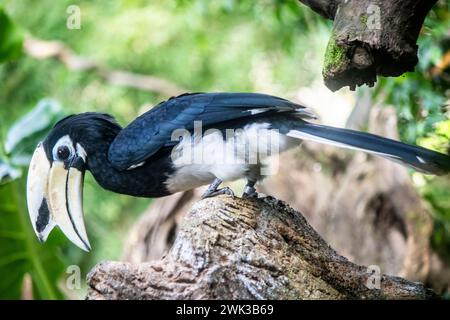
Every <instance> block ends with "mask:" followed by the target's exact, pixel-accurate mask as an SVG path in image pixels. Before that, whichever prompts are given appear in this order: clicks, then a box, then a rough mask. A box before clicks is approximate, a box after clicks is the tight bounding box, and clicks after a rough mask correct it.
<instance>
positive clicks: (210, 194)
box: [202, 187, 234, 199]
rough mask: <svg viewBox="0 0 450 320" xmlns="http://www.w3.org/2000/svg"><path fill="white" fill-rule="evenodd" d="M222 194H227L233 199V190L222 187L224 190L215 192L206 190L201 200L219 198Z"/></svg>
mask: <svg viewBox="0 0 450 320" xmlns="http://www.w3.org/2000/svg"><path fill="white" fill-rule="evenodd" d="M222 194H227V195H229V196H232V197H233V198H234V192H233V190H231V189H230V187H224V188H221V189H216V190H209V189H208V190H206V192H205V193H204V194H203V195H202V199H206V198H212V197H215V196H219V195H222Z"/></svg>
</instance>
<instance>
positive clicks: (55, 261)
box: [0, 100, 64, 299]
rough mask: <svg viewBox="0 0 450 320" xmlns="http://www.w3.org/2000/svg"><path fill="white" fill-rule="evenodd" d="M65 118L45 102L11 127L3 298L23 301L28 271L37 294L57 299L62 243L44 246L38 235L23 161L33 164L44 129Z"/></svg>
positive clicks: (2, 200) (2, 234)
mask: <svg viewBox="0 0 450 320" xmlns="http://www.w3.org/2000/svg"><path fill="white" fill-rule="evenodd" d="M58 117H60V113H59V107H58V106H57V105H55V104H53V103H51V102H50V101H46V100H45V101H41V102H40V103H39V104H38V106H37V107H36V108H35V109H34V110H33V111H32V112H30V113H29V114H28V115H26V116H25V117H23V118H22V119H20V120H19V121H18V122H16V123H15V124H14V125H13V126H12V127H11V129H10V130H9V131H8V134H7V139H6V144H5V146H6V147H7V150H6V151H7V155H6V156H3V159H1V158H0V173H1V172H2V171H3V173H2V174H0V213H1V214H0V243H1V245H0V274H2V275H7V276H2V277H0V299H5V298H7V299H18V298H20V297H21V295H22V282H23V279H24V277H25V275H29V276H30V277H31V280H32V291H33V292H32V294H33V297H35V298H41V299H58V298H62V297H63V295H62V293H61V291H60V289H59V288H58V281H59V279H60V277H61V274H62V273H63V272H64V264H63V261H62V259H61V258H60V257H59V255H58V252H59V250H58V247H59V245H60V243H58V241H55V239H53V241H49V243H48V244H46V246H45V247H44V246H42V245H40V244H39V242H38V241H37V240H36V238H35V236H34V231H33V228H32V227H31V224H30V222H29V218H28V213H27V208H26V205H25V201H24V199H25V197H24V194H25V176H24V175H22V174H21V173H22V167H21V166H23V163H28V162H29V159H30V158H31V154H32V152H33V150H34V147H35V146H36V144H37V142H38V141H39V139H40V138H41V137H42V134H43V132H45V131H47V130H48V129H49V128H51V126H52V125H53V123H54V122H55V121H56V119H57V118H58Z"/></svg>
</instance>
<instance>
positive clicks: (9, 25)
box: [0, 7, 23, 63]
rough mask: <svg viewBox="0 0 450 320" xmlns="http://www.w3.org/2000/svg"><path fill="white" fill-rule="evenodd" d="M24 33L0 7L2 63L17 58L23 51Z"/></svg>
mask: <svg viewBox="0 0 450 320" xmlns="http://www.w3.org/2000/svg"><path fill="white" fill-rule="evenodd" d="M22 42H23V34H22V31H21V30H20V29H19V27H17V25H16V24H15V23H14V22H13V21H12V20H11V19H10V18H9V17H8V16H7V15H6V13H5V11H4V10H3V8H2V7H0V63H2V62H5V61H7V60H11V59H15V58H17V57H18V56H19V55H20V53H21V52H22Z"/></svg>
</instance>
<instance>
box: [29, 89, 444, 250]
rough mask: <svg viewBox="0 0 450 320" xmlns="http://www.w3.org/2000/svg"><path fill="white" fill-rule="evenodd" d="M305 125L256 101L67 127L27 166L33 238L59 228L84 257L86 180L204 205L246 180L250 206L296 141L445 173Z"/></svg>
mask: <svg viewBox="0 0 450 320" xmlns="http://www.w3.org/2000/svg"><path fill="white" fill-rule="evenodd" d="M311 118H314V115H313V113H312V112H311V111H310V110H308V109H307V108H305V107H304V106H301V105H299V104H296V103H293V102H290V101H288V100H285V99H282V98H278V97H274V96H269V95H265V94H255V93H194V94H183V95H181V96H178V97H175V98H171V99H169V100H168V101H165V102H162V103H160V104H159V105H157V106H156V107H154V108H152V109H151V110H149V111H148V112H146V113H144V114H143V115H141V116H140V117H138V118H137V119H136V120H134V121H133V122H132V123H131V124H130V125H128V126H127V127H126V128H123V129H122V128H121V127H120V125H118V124H117V122H116V121H115V120H114V118H113V117H111V116H109V115H106V114H100V113H91V112H89V113H82V114H78V115H72V116H69V117H66V118H64V119H62V120H61V121H59V122H58V123H57V124H56V125H55V126H54V128H53V129H52V130H51V131H50V133H49V134H48V136H47V137H46V138H45V140H44V141H43V142H41V143H39V145H38V146H37V148H36V150H35V152H34V155H33V158H32V160H31V164H30V169H29V173H28V181H27V201H28V210H29V214H30V218H31V221H32V224H33V228H34V230H35V232H36V235H37V236H38V238H39V239H40V241H41V242H44V241H45V240H46V239H47V237H48V235H49V233H50V231H51V230H52V229H53V227H54V226H55V225H58V226H59V227H60V228H61V230H62V231H63V233H64V234H65V235H66V236H67V237H68V238H69V239H70V240H71V241H72V242H73V243H74V244H76V245H77V246H79V247H80V248H82V249H84V250H86V251H89V250H90V245H89V241H88V238H87V235H86V230H85V226H84V220H83V210H82V209H83V208H82V206H83V205H82V197H83V178H84V172H85V170H89V171H90V172H91V173H92V175H93V176H94V178H95V180H96V181H97V182H98V183H99V184H100V186H102V187H103V188H105V189H107V190H110V191H113V192H117V193H122V194H127V195H131V196H137V197H163V196H166V195H169V194H172V193H175V192H179V191H185V190H189V189H192V188H196V187H198V186H202V185H206V184H210V186H209V188H208V189H207V191H206V193H205V194H204V197H208V196H214V195H217V194H221V193H228V194H232V192H231V190H230V189H228V188H222V189H218V187H219V185H220V184H221V183H222V181H231V180H236V179H239V178H246V179H247V185H246V188H245V191H244V196H252V195H254V194H255V189H254V186H255V183H256V182H257V181H258V180H260V179H261V178H262V177H263V176H264V169H265V166H266V165H267V163H268V162H267V159H268V158H269V156H271V155H272V156H273V155H277V154H278V153H280V152H282V151H285V150H287V149H290V148H292V147H294V146H297V145H299V139H300V140H313V141H317V142H321V143H326V144H331V145H335V146H340V147H345V148H350V149H357V150H362V151H365V152H369V153H372V154H375V155H378V156H382V157H385V158H388V159H391V160H394V161H397V162H401V163H403V164H406V165H408V166H410V167H413V168H415V169H417V170H419V171H422V172H425V173H430V174H445V173H448V172H449V171H450V157H449V156H448V155H445V154H441V153H437V152H434V151H431V150H427V149H424V148H421V147H418V146H413V145H408V144H404V143H401V142H398V141H394V140H390V139H386V138H382V137H379V136H376V135H372V134H369V133H364V132H358V131H353V130H347V129H339V128H333V127H328V126H323V125H318V124H313V123H309V122H307V121H305V119H311ZM199 128H200V129H199ZM283 170H289V168H283Z"/></svg>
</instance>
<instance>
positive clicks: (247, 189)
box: [242, 186, 258, 199]
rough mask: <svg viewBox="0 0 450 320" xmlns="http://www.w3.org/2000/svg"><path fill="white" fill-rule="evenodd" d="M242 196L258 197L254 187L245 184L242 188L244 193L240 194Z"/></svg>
mask: <svg viewBox="0 0 450 320" xmlns="http://www.w3.org/2000/svg"><path fill="white" fill-rule="evenodd" d="M242 198H243V199H250V198H258V192H256V189H255V188H254V187H250V186H246V187H245V189H244V193H243V194H242Z"/></svg>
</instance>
